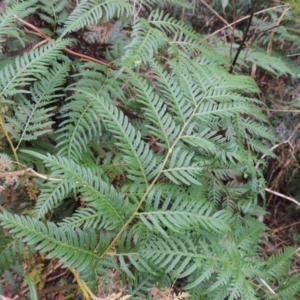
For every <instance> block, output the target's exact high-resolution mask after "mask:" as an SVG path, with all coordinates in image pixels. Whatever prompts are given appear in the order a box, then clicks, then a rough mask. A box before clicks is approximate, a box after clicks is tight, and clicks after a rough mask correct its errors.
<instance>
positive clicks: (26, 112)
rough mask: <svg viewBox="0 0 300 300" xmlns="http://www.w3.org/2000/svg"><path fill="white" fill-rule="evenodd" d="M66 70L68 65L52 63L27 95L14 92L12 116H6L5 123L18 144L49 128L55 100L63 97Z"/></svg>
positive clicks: (43, 132) (48, 130)
mask: <svg viewBox="0 0 300 300" xmlns="http://www.w3.org/2000/svg"><path fill="white" fill-rule="evenodd" d="M68 71H69V64H61V65H56V66H53V69H52V70H49V71H48V73H47V74H46V75H42V76H41V77H40V79H39V81H36V82H35V83H34V84H33V87H32V88H31V89H30V94H29V95H26V96H25V95H22V94H17V95H16V97H15V99H16V100H15V105H14V106H13V112H12V114H11V116H10V115H6V116H5V120H6V124H5V126H6V129H7V130H8V131H9V133H10V134H11V135H12V136H13V137H14V138H15V140H17V141H18V146H19V145H20V144H21V143H22V142H23V141H29V140H35V139H37V138H38V137H40V136H41V135H44V134H45V133H48V132H51V131H52V124H53V121H52V119H51V117H52V116H53V115H54V113H53V110H54V109H55V108H56V104H55V102H56V101H57V100H58V99H59V98H60V97H62V96H64V92H63V91H62V85H63V84H64V83H65V81H66V77H67V74H68ZM54 93H55V94H54ZM29 97H30V99H28V98H29ZM18 146H17V148H18Z"/></svg>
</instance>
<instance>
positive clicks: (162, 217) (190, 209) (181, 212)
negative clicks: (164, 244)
mask: <svg viewBox="0 0 300 300" xmlns="http://www.w3.org/2000/svg"><path fill="white" fill-rule="evenodd" d="M183 203H184V204H185V205H180V206H179V207H177V208H173V207H171V208H170V210H168V211H163V210H158V211H149V212H143V213H139V214H138V215H137V216H138V217H139V218H140V219H141V221H142V222H143V223H144V224H145V226H147V228H148V229H149V230H150V231H156V232H159V233H160V234H162V235H163V236H165V237H167V238H168V231H167V230H170V231H174V232H177V233H180V232H183V231H189V230H207V231H209V232H214V233H220V232H222V233H225V232H229V231H231V228H230V225H229V223H228V221H230V218H231V215H230V214H229V213H228V212H225V211H224V212H222V211H220V212H218V213H215V214H213V213H211V212H210V210H209V209H204V207H203V205H202V203H201V202H196V203H190V202H183ZM199 203H200V205H199ZM206 208H207V207H206Z"/></svg>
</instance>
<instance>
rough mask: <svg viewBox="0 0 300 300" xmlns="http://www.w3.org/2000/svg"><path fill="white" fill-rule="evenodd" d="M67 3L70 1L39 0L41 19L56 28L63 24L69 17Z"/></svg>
mask: <svg viewBox="0 0 300 300" xmlns="http://www.w3.org/2000/svg"><path fill="white" fill-rule="evenodd" d="M67 3H68V0H53V1H47V0H39V5H38V9H39V11H40V14H39V16H40V18H41V19H43V20H44V21H45V22H47V23H49V24H51V25H52V26H54V27H56V26H57V25H61V24H63V23H64V21H65V20H66V18H67V16H68V13H67V10H66V5H67Z"/></svg>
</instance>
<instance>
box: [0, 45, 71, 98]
mask: <svg viewBox="0 0 300 300" xmlns="http://www.w3.org/2000/svg"><path fill="white" fill-rule="evenodd" d="M69 44H70V41H69V40H61V41H59V42H54V41H51V42H49V43H47V44H45V45H43V46H41V47H39V48H37V49H34V50H31V51H30V53H29V54H27V53H25V54H23V55H22V56H18V57H17V58H16V60H15V63H12V64H9V65H6V66H5V67H4V68H2V69H1V70H0V97H3V96H11V95H15V94H20V93H28V91H26V90H25V89H24V87H25V86H27V85H29V84H30V83H32V81H35V80H36V79H37V78H38V77H39V76H40V74H43V73H45V72H46V71H47V67H48V66H50V62H51V61H53V60H54V61H55V60H56V59H57V58H58V57H59V55H60V53H61V51H62V49H63V48H64V47H66V46H67V45H69Z"/></svg>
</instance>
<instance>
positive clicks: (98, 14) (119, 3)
mask: <svg viewBox="0 0 300 300" xmlns="http://www.w3.org/2000/svg"><path fill="white" fill-rule="evenodd" d="M131 11H132V7H131V5H129V4H128V3H126V2H125V1H123V0H106V1H99V0H83V1H80V3H79V4H78V5H77V6H76V8H75V9H74V10H73V12H72V13H71V14H70V15H69V17H68V18H67V20H66V21H65V24H64V28H63V32H62V34H61V36H60V38H62V37H64V36H65V35H66V34H67V33H69V32H73V31H77V30H79V29H81V28H83V27H85V26H88V25H94V24H97V23H98V22H99V21H100V20H101V19H102V18H103V17H104V16H105V18H106V21H108V20H110V19H112V18H113V17H117V18H120V17H121V16H123V15H124V16H128V15H129V14H130V13H131Z"/></svg>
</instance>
